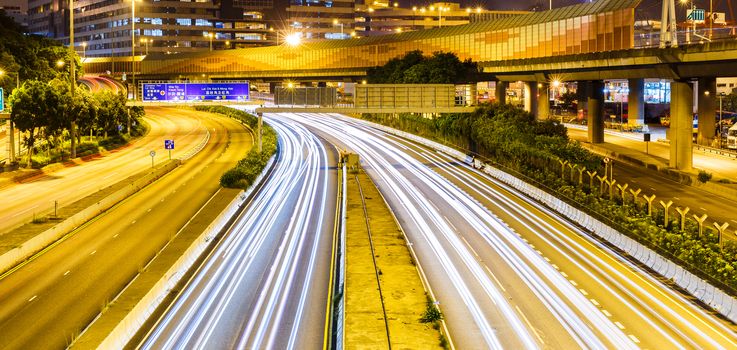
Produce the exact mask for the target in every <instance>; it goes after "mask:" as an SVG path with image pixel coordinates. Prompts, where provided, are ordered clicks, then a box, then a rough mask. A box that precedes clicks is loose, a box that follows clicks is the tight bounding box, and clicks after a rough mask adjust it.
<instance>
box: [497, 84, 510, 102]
mask: <svg viewBox="0 0 737 350" xmlns="http://www.w3.org/2000/svg"><path fill="white" fill-rule="evenodd" d="M508 85H509V83H508V82H506V81H497V82H496V87H495V88H494V96H496V103H499V104H506V103H507V86H508Z"/></svg>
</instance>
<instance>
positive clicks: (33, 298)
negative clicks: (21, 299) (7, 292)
mask: <svg viewBox="0 0 737 350" xmlns="http://www.w3.org/2000/svg"><path fill="white" fill-rule="evenodd" d="M37 296H38V295H34V296H33V297H32V298H31V299H28V302H31V301H34V300H35V299H36V297H37Z"/></svg>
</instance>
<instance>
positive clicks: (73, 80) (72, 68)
mask: <svg viewBox="0 0 737 350" xmlns="http://www.w3.org/2000/svg"><path fill="white" fill-rule="evenodd" d="M69 53H70V55H69V61H70V62H69V83H70V85H69V91H70V93H71V95H72V101H74V90H75V89H76V88H77V72H76V65H77V59H76V58H75V56H77V51H76V50H75V49H74V0H69ZM69 134H70V136H71V138H72V140H71V146H72V152H71V157H72V158H77V122H76V121H75V120H74V119H72V123H71V127H70V130H69Z"/></svg>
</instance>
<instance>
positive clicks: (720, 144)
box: [718, 92, 725, 148]
mask: <svg viewBox="0 0 737 350" xmlns="http://www.w3.org/2000/svg"><path fill="white" fill-rule="evenodd" d="M724 96H725V94H724V93H723V92H720V93H719V137H718V139H719V148H722V99H724Z"/></svg>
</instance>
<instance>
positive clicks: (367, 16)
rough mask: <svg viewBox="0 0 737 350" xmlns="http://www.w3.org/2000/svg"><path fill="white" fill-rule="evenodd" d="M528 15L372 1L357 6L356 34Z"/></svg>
mask: <svg viewBox="0 0 737 350" xmlns="http://www.w3.org/2000/svg"><path fill="white" fill-rule="evenodd" d="M527 13H529V12H528V11H489V10H485V9H483V8H481V7H473V8H471V7H469V8H463V7H461V5H460V4H458V3H454V2H436V3H432V4H430V5H428V6H422V7H419V6H413V7H412V8H403V7H399V4H398V3H396V2H393V3H391V4H389V3H388V2H381V1H374V2H372V3H368V2H367V3H366V4H365V5H360V6H357V11H356V34H357V35H359V36H372V35H382V34H390V33H396V32H403V31H412V30H420V29H430V28H437V27H445V26H456V25H461V24H467V23H469V22H476V21H484V20H493V19H499V18H504V17H508V16H515V15H522V14H527Z"/></svg>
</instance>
